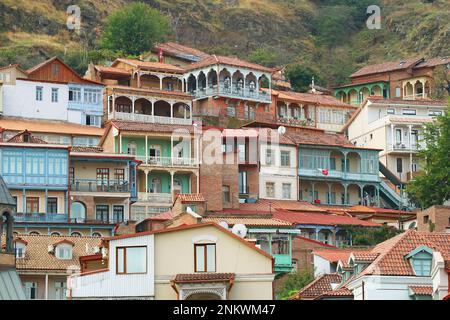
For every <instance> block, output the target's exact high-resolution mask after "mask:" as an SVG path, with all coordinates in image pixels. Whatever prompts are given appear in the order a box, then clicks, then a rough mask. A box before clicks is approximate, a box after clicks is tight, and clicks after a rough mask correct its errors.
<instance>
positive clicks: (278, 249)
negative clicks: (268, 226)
mask: <svg viewBox="0 0 450 320" xmlns="http://www.w3.org/2000/svg"><path fill="white" fill-rule="evenodd" d="M289 253H290V252H289V236H288V235H286V234H274V235H273V236H272V254H289Z"/></svg>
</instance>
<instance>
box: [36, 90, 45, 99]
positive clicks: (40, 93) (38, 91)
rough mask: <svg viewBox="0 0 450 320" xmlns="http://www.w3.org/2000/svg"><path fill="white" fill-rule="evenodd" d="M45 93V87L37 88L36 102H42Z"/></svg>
mask: <svg viewBox="0 0 450 320" xmlns="http://www.w3.org/2000/svg"><path fill="white" fill-rule="evenodd" d="M43 91H44V88H43V87H36V101H42V96H43Z"/></svg>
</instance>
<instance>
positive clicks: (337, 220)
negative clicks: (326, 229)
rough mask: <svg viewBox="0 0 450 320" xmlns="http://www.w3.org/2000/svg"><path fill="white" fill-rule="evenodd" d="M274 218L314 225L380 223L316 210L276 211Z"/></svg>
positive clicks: (367, 224)
mask: <svg viewBox="0 0 450 320" xmlns="http://www.w3.org/2000/svg"><path fill="white" fill-rule="evenodd" d="M273 216H274V218H276V219H280V220H285V221H288V222H291V223H295V224H300V225H301V224H313V225H325V226H338V225H353V226H363V227H379V226H381V225H380V224H379V223H375V222H371V221H364V220H360V219H357V218H353V217H348V216H342V215H333V214H324V213H314V212H290V211H276V212H275V213H274V215H273Z"/></svg>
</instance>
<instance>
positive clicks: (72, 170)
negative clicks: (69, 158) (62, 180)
mask: <svg viewBox="0 0 450 320" xmlns="http://www.w3.org/2000/svg"><path fill="white" fill-rule="evenodd" d="M69 181H70V183H75V168H74V167H69Z"/></svg>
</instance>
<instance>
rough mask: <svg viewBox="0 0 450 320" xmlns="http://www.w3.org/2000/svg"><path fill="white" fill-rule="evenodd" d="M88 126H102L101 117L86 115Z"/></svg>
mask: <svg viewBox="0 0 450 320" xmlns="http://www.w3.org/2000/svg"><path fill="white" fill-rule="evenodd" d="M86 125H87V126H93V127H98V126H100V117H97V116H90V115H86Z"/></svg>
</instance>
